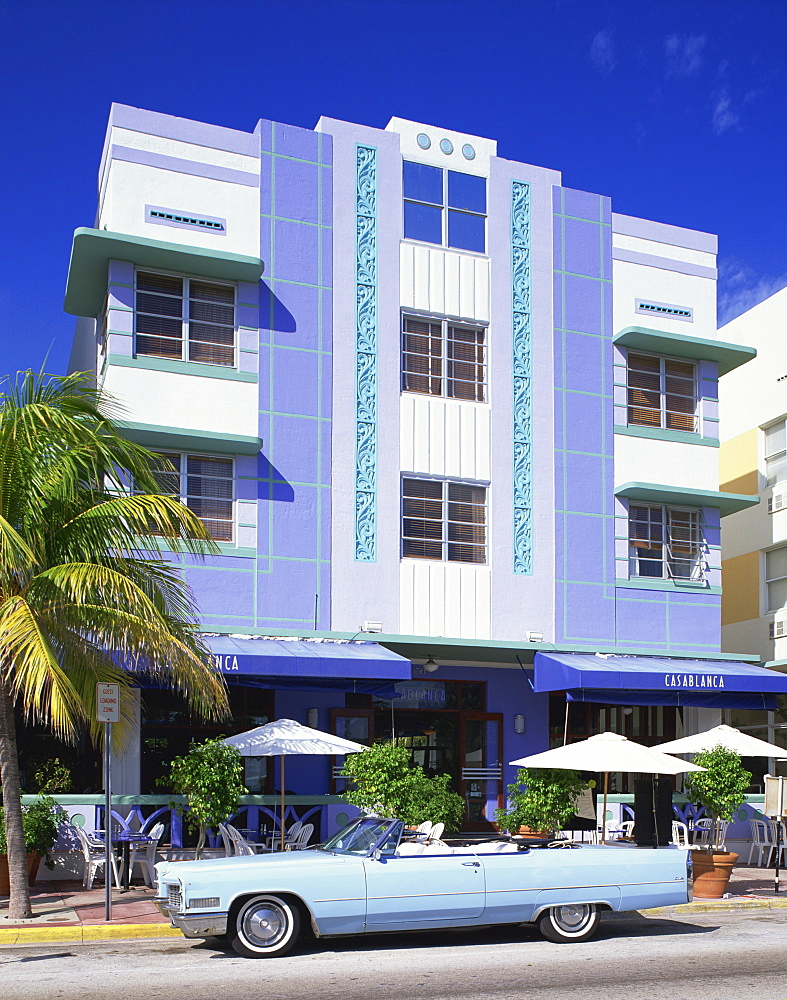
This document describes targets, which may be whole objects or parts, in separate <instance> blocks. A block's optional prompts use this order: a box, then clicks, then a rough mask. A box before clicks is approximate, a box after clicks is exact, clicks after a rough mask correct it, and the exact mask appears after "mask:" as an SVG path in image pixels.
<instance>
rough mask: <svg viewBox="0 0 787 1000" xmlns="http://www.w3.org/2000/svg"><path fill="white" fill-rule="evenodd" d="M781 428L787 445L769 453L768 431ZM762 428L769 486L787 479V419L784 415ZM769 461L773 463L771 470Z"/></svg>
mask: <svg viewBox="0 0 787 1000" xmlns="http://www.w3.org/2000/svg"><path fill="white" fill-rule="evenodd" d="M779 429H781V431H782V435H783V436H784V437H785V439H786V440H785V447H784V448H774V450H773V451H771V452H770V453H769V451H768V447H769V446H768V433H769V432H770V431H778V430H779ZM762 430H763V435H762V437H763V460H764V463H765V483H766V485H767V486H775V485H776V484H777V483H783V482H784V481H785V480H787V419H785V418H784V417H782V419H781V420H775V421H774V422H773V423H772V424H768V426H767V427H763V429H762ZM769 463H771V465H770V471H769Z"/></svg>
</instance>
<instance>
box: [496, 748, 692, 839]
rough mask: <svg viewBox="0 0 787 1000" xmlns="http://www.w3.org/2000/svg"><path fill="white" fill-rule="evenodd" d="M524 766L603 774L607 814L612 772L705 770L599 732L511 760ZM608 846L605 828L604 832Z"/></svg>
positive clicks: (661, 772) (605, 812) (651, 772)
mask: <svg viewBox="0 0 787 1000" xmlns="http://www.w3.org/2000/svg"><path fill="white" fill-rule="evenodd" d="M510 763H511V764H516V765H518V766H520V767H557V768H561V769H563V770H567V771H575V770H576V771H600V772H603V774H604V810H603V813H602V815H603V816H604V817H606V815H607V791H608V788H609V772H610V771H631V772H638V773H641V774H680V773H681V772H682V771H704V770H705V768H704V767H698V766H697V765H696V764H690V763H688V761H685V760H681V759H680V758H679V757H671V756H670V755H669V754H666V753H662V752H661V751H659V750H655V749H653V748H652V747H644V746H642V744H641V743H633V742H632V741H631V740H627V739H626V737H625V736H619V735H618V734H617V733H598V734H597V735H596V736H591V737H590V738H589V739H587V740H581V741H580V742H579V743H566V744H565V746H562V747H555V748H554V749H552V750H543V751H542V752H541V753H534V754H530V756H528V757H521V758H520V759H519V760H512V761H510ZM601 842H602V844H603V843H604V827H603V826H602V831H601Z"/></svg>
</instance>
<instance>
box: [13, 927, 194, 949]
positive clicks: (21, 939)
mask: <svg viewBox="0 0 787 1000" xmlns="http://www.w3.org/2000/svg"><path fill="white" fill-rule="evenodd" d="M167 937H179V938H182V937H183V935H182V934H181V932H180V931H179V930H178V928H177V927H170V926H169V925H168V924H110V925H109V926H103V925H101V924H87V925H85V924H82V925H78V926H74V925H71V926H70V927H41V926H38V927H0V945H4V944H5V945H8V944H49V943H54V942H57V941H77V942H82V941H85V942H86V941H113V940H122V939H128V938H167Z"/></svg>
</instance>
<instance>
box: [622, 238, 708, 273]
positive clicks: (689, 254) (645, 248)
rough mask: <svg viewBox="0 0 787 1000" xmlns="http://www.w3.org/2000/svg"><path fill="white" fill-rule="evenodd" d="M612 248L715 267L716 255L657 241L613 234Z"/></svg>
mask: <svg viewBox="0 0 787 1000" xmlns="http://www.w3.org/2000/svg"><path fill="white" fill-rule="evenodd" d="M612 246H613V247H619V248H620V249H621V250H633V251H634V252H635V253H647V254H651V255H652V256H654V257H662V258H667V259H669V260H673V261H676V262H678V261H681V262H684V263H687V264H697V265H699V266H700V267H715V266H716V255H715V254H712V253H707V252H706V251H704V250H693V249H690V248H689V247H680V246H674V245H673V244H671V243H659V242H657V241H656V240H646V239H642V238H641V237H639V236H623V235H621V234H620V233H613V234H612Z"/></svg>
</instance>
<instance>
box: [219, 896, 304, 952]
mask: <svg viewBox="0 0 787 1000" xmlns="http://www.w3.org/2000/svg"><path fill="white" fill-rule="evenodd" d="M300 929H301V915H300V913H299V911H298V907H297V906H295V905H294V904H292V903H290V902H288V901H287V900H286V899H282V898H281V897H280V896H252V897H251V898H250V899H247V900H246V901H245V902H244V903H242V904H241V906H240V907H239V908H238V910H237V911H236V913H235V916H234V920H233V927H232V929H231V930H230V942H231V944H232V947H233V948H234V949H235V951H236V952H237V953H238V954H239V955H243V956H244V958H272V957H273V956H275V955H286V954H288V953H289V952H290V951H292V949H293V948H294V947H295V945H296V943H297V941H298V937H299V935H300Z"/></svg>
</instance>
